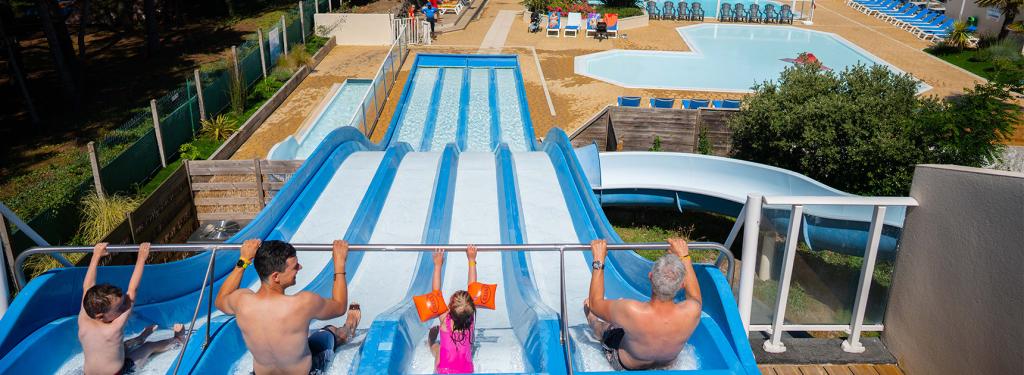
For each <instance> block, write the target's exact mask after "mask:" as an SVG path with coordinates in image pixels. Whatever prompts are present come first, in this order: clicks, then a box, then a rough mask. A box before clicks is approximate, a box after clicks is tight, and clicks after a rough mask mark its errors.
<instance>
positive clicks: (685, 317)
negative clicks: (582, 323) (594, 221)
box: [583, 238, 701, 370]
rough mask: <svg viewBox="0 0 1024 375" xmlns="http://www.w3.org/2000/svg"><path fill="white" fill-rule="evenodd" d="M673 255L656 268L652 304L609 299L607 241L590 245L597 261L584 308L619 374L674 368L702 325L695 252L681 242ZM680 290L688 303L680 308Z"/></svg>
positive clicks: (672, 242) (672, 244) (675, 242)
mask: <svg viewBox="0 0 1024 375" xmlns="http://www.w3.org/2000/svg"><path fill="white" fill-rule="evenodd" d="M668 243H669V252H668V253H667V254H665V255H664V256H662V257H661V258H660V259H658V261H657V262H654V266H653V267H651V272H650V273H649V274H648V277H649V278H650V279H651V299H650V300H648V301H646V302H641V301H634V300H628V299H619V300H607V299H605V298H604V261H605V258H606V257H607V255H608V247H607V244H606V243H605V241H604V240H595V241H593V242H591V243H590V248H591V251H592V252H593V255H594V263H593V265H592V267H593V269H594V270H593V272H592V273H591V276H590V298H588V299H587V300H586V301H584V302H583V311H584V313H585V314H586V315H587V321H588V322H589V323H590V328H591V329H593V330H594V336H596V337H599V338H601V344H602V345H604V349H605V353H606V354H607V356H608V362H610V363H611V365H612V367H613V368H615V369H616V370H646V369H652V368H658V367H662V366H665V365H668V364H671V363H672V361H674V360H675V359H676V356H678V355H679V352H680V351H682V350H683V346H685V345H686V341H687V340H689V339H690V335H692V334H693V331H694V330H695V329H696V328H697V323H699V322H700V310H701V299H700V285H698V284H697V276H696V275H695V274H694V273H693V264H692V263H691V262H690V249H689V246H687V244H686V241H684V240H682V239H679V238H671V239H669V240H668ZM679 289H684V290H685V291H686V299H685V300H683V301H682V302H680V303H676V302H675V297H676V293H678V292H679Z"/></svg>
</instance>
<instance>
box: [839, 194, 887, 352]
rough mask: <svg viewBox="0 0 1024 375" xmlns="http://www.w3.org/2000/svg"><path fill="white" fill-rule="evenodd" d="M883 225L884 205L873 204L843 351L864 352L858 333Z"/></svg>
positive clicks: (873, 272)
mask: <svg viewBox="0 0 1024 375" xmlns="http://www.w3.org/2000/svg"><path fill="white" fill-rule="evenodd" d="M883 227H885V206H875V213H874V215H872V218H871V227H870V229H869V230H868V244H867V247H866V248H865V249H864V263H863V264H861V267H860V283H859V284H858V285H857V299H856V300H855V301H854V302H853V309H854V310H853V321H852V322H850V337H849V338H848V339H846V340H843V351H845V352H847V353H863V352H864V345H862V344H861V343H860V334H861V331H862V328H863V326H864V313H865V312H866V311H867V305H868V293H869V292H870V291H871V278H872V277H873V276H874V274H875V259H876V258H877V257H878V243H879V242H880V241H881V240H882V228H883Z"/></svg>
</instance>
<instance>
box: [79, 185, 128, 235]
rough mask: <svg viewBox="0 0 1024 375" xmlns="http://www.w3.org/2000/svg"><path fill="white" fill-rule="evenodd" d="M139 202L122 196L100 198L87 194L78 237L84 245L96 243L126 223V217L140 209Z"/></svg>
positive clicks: (83, 203) (83, 202) (83, 201)
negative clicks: (122, 223) (136, 208)
mask: <svg viewBox="0 0 1024 375" xmlns="http://www.w3.org/2000/svg"><path fill="white" fill-rule="evenodd" d="M138 205H139V201H137V200H135V199H134V198H130V197H125V196H121V195H113V196H110V197H107V198H100V197H99V196H98V195H96V194H86V196H85V197H84V198H82V201H81V206H82V207H81V209H82V224H81V225H80V226H79V227H78V235H79V236H80V238H81V240H82V241H83V242H84V243H96V242H99V241H100V240H102V239H103V237H106V235H107V234H108V233H110V231H111V230H113V229H114V228H115V227H117V226H118V225H120V224H121V222H122V221H124V218H125V215H126V214H128V213H129V212H131V211H132V210H134V209H135V207H138Z"/></svg>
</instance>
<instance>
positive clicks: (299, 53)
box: [277, 48, 313, 72]
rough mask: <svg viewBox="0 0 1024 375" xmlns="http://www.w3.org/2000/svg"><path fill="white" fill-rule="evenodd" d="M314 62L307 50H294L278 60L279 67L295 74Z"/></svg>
mask: <svg viewBox="0 0 1024 375" xmlns="http://www.w3.org/2000/svg"><path fill="white" fill-rule="evenodd" d="M312 60H313V56H312V55H310V53H309V51H306V49H305V48H292V49H290V50H288V54H287V55H284V56H283V57H282V58H280V59H278V60H277V66H278V67H280V68H284V69H287V70H289V71H290V72H294V71H296V70H299V68H301V67H302V66H304V65H306V64H309V62H310V61H312Z"/></svg>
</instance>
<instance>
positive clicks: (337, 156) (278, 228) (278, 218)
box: [0, 129, 384, 374]
mask: <svg viewBox="0 0 1024 375" xmlns="http://www.w3.org/2000/svg"><path fill="white" fill-rule="evenodd" d="M377 150H379V147H377V146H375V145H373V144H371V143H369V142H368V141H367V140H366V138H365V137H363V136H362V135H361V134H359V132H358V131H356V130H354V129H339V130H338V131H336V132H335V133H332V136H331V137H329V139H327V140H325V141H324V142H323V144H321V145H320V146H319V147H318V149H317V151H315V152H314V153H313V154H312V155H311V156H310V157H309V158H308V159H307V162H306V163H305V164H303V166H302V167H301V168H300V169H299V170H298V171H296V173H295V174H294V175H293V176H292V178H291V179H289V181H288V182H287V183H286V184H285V185H284V187H282V190H281V191H280V192H279V193H278V194H277V195H276V196H275V197H274V199H273V201H272V202H271V203H270V204H269V205H268V206H267V208H266V209H264V210H263V211H262V212H261V213H260V214H259V215H258V216H257V217H256V218H255V219H254V220H253V221H252V222H251V223H250V224H249V225H248V226H246V227H245V228H244V229H243V231H242V232H240V233H238V234H237V235H236V236H234V237H233V238H232V239H231V240H230V241H229V242H233V243H237V242H241V241H242V240H244V239H248V238H261V239H285V240H292V241H296V242H328V240H329V239H328V238H326V237H325V238H319V237H317V238H313V237H314V236H317V233H327V234H332V235H335V236H336V234H335V233H343V231H344V227H346V226H348V222H349V220H346V218H345V215H344V214H343V215H339V214H338V212H339V208H341V207H349V208H345V209H349V210H354V208H352V206H353V204H352V201H351V200H353V199H355V200H356V201H358V199H360V198H362V196H363V194H362V192H361V191H359V190H360V189H363V190H365V189H366V187H367V186H368V185H369V180H368V179H366V178H365V175H366V173H367V171H368V172H369V173H373V172H374V171H375V170H376V168H375V166H374V165H373V163H374V162H378V161H379V160H380V159H381V156H375V155H381V154H384V153H383V152H381V151H377ZM353 155H355V156H356V157H353V159H352V160H350V159H349V157H350V156H353ZM335 172H337V173H335ZM364 180H365V181H364ZM361 181H364V182H361ZM342 182H344V183H342ZM321 198H322V199H321ZM341 212H345V211H344V209H343V210H342V211H341ZM332 231H334V232H335V233H331V232H332ZM327 237H330V236H327ZM303 239H306V241H303ZM314 240H315V241H314ZM210 256H211V254H209V253H204V254H200V255H197V256H195V257H191V258H189V259H186V260H182V261H178V262H173V263H167V264H160V265H151V266H147V267H146V271H145V274H144V275H143V279H142V283H141V284H140V287H139V294H138V296H137V301H136V304H135V308H134V312H133V316H132V319H131V320H129V323H128V326H127V328H126V333H127V334H128V336H129V337H130V336H131V335H132V334H134V333H137V332H140V331H141V330H142V328H143V327H145V326H148V325H151V324H158V325H159V326H160V327H169V326H170V325H172V324H174V323H177V322H188V321H189V320H190V319H191V318H192V314H193V311H194V309H195V307H196V304H197V302H198V301H199V300H198V298H199V293H200V287H201V285H202V284H203V276H204V275H205V272H206V269H207V265H208V262H209V257H210ZM216 257H217V259H215V266H214V270H213V275H214V279H215V280H216V281H217V282H216V283H215V285H214V287H215V290H216V289H217V288H219V287H220V284H221V282H222V281H223V279H224V278H225V277H226V276H227V274H228V273H229V272H230V271H231V269H232V268H233V267H234V261H235V260H236V259H237V258H238V254H237V252H236V251H223V252H220V253H219V254H218V255H217V256H216ZM360 258H361V256H360V255H359V254H354V256H352V257H351V258H350V259H351V260H350V263H349V268H350V269H352V270H353V271H354V269H355V268H356V267H358V265H359V263H360ZM329 259H330V256H329V255H328V254H318V253H306V254H300V262H302V263H304V264H306V266H307V267H311V268H312V269H315V270H319V269H321V268H322V269H328V268H327V267H329V266H330V265H329ZM131 272H132V267H131V266H109V267H102V269H101V270H100V271H99V273H98V278H97V282H98V283H104V282H107V283H113V284H115V285H120V286H122V287H125V286H126V285H127V283H128V279H129V277H130V275H131ZM84 274H85V268H83V267H77V268H70V269H58V270H53V271H50V272H47V273H46V274H43V275H41V276H38V277H36V278H34V279H32V281H31V282H30V283H29V284H28V285H27V286H26V287H25V289H23V290H22V291H21V293H19V295H18V298H16V299H15V300H14V302H13V303H12V305H11V308H10V309H9V310H8V311H7V313H6V314H5V315H4V317H3V319H2V320H0V355H2V356H3V357H2V359H0V373H24V374H28V373H55V372H58V371H62V372H70V373H76V372H80V371H81V370H80V367H81V361H82V359H81V347H80V345H79V343H78V339H77V321H76V320H77V314H78V311H79V308H80V301H81V295H82V290H81V282H82V278H83V277H84ZM350 274H351V273H350ZM318 278H322V275H318V274H317V273H316V272H307V273H305V275H303V278H301V279H299V280H298V283H299V285H298V288H297V289H301V288H303V287H304V286H306V285H311V284H314V283H316V281H317V279H318ZM242 285H244V286H249V287H255V285H257V277H256V275H255V270H251V271H247V273H246V274H245V277H244V278H243V281H242ZM206 301H207V300H206V298H205V297H204V298H203V301H202V304H201V306H200V311H206ZM200 323H203V324H205V323H204V322H200ZM226 323H230V319H224V317H219V318H215V319H214V320H213V322H212V324H211V331H213V332H214V333H217V332H218V331H219V330H221V329H222V328H224V325H225V324H226ZM197 329H198V330H197V332H199V333H205V329H206V327H205V326H202V325H199V324H197ZM156 335H157V336H154V338H159V337H161V336H168V335H169V332H167V331H162V332H158V334H156ZM201 336H202V335H197V336H196V337H194V338H195V340H193V342H192V343H191V344H190V345H189V347H188V348H185V351H186V353H185V354H186V359H188V358H191V357H194V356H197V355H198V354H197V353H198V352H200V351H201V350H199V349H195V348H199V347H201V344H202V341H203V340H202V337H201ZM177 354H178V353H177V350H172V351H169V352H167V353H164V354H161V355H160V356H157V357H154V358H153V360H151V361H150V363H149V364H148V365H147V366H146V367H145V368H143V369H141V370H142V371H141V373H165V372H168V369H169V368H170V367H171V364H172V362H173V360H174V358H175V356H177ZM183 367H184V368H189V367H188V364H187V362H186V364H185V365H183Z"/></svg>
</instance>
